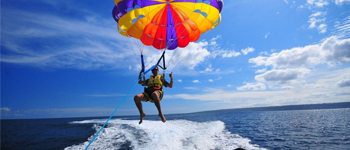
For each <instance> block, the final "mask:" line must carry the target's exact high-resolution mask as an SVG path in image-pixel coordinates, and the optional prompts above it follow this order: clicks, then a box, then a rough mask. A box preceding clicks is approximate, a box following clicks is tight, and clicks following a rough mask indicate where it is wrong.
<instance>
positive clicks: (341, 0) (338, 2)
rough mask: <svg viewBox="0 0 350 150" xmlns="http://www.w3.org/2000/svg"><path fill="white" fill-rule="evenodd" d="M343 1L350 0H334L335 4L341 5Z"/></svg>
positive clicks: (349, 1) (348, 0)
mask: <svg viewBox="0 0 350 150" xmlns="http://www.w3.org/2000/svg"><path fill="white" fill-rule="evenodd" d="M345 3H350V0H335V4H336V5H343V4H345Z"/></svg>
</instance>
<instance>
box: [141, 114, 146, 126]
mask: <svg viewBox="0 0 350 150" xmlns="http://www.w3.org/2000/svg"><path fill="white" fill-rule="evenodd" d="M145 116H146V114H145V113H142V114H140V122H139V124H141V123H142V121H143V118H145Z"/></svg>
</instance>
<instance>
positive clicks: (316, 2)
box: [306, 0, 329, 8]
mask: <svg viewBox="0 0 350 150" xmlns="http://www.w3.org/2000/svg"><path fill="white" fill-rule="evenodd" d="M306 2H307V4H309V5H311V6H316V7H319V8H322V7H325V6H327V5H328V4H329V2H328V0H306Z"/></svg>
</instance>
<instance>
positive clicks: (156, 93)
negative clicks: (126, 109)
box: [134, 66, 173, 124]
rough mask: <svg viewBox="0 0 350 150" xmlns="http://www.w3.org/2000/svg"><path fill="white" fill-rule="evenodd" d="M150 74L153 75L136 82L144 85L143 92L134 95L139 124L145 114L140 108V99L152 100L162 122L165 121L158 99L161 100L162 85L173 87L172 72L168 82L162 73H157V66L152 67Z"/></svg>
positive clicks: (162, 93)
mask: <svg viewBox="0 0 350 150" xmlns="http://www.w3.org/2000/svg"><path fill="white" fill-rule="evenodd" d="M152 74H153V75H152V76H150V78H149V79H147V80H139V82H138V83H139V84H141V85H142V86H146V87H145V88H144V92H143V93H140V94H137V95H135V96H134V101H135V105H136V106H137V109H138V110H139V113H140V121H139V124H141V123H142V121H143V118H144V117H145V116H146V114H145V113H144V111H143V109H142V103H141V102H142V101H144V102H153V103H154V104H155V106H156V107H157V110H158V115H159V117H160V118H161V120H162V121H163V122H166V118H165V116H164V114H163V113H162V109H161V106H160V101H161V100H162V98H163V95H164V91H163V86H164V87H168V88H172V87H173V74H172V73H170V74H169V77H170V82H167V81H166V80H165V77H164V74H163V75H160V74H158V67H157V66H156V67H154V68H153V69H152Z"/></svg>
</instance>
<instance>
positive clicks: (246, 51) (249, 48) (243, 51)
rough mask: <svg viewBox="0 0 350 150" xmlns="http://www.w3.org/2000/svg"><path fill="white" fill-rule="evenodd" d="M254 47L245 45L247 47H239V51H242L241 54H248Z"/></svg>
mask: <svg viewBox="0 0 350 150" xmlns="http://www.w3.org/2000/svg"><path fill="white" fill-rule="evenodd" d="M254 50H255V49H254V48H252V47H247V48H245V49H241V52H242V53H243V55H247V54H249V53H251V52H254Z"/></svg>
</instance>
